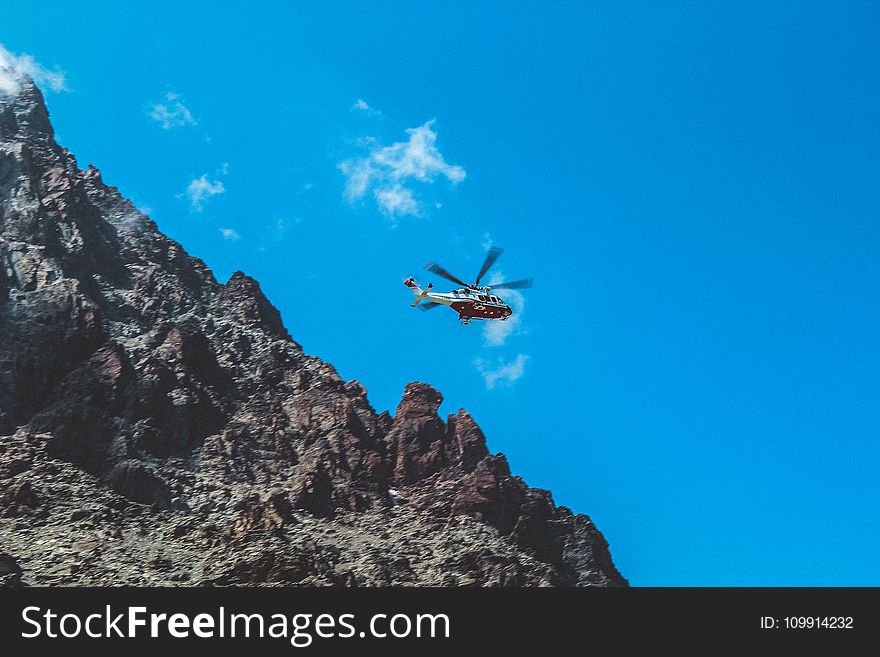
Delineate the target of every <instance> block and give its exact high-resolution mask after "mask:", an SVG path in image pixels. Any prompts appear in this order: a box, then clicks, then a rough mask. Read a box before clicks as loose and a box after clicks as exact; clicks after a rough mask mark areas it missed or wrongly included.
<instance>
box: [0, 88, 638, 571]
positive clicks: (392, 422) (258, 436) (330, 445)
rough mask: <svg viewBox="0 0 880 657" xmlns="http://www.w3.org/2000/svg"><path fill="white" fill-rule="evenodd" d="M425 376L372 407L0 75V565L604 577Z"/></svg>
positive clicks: (579, 536)
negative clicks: (81, 160)
mask: <svg viewBox="0 0 880 657" xmlns="http://www.w3.org/2000/svg"><path fill="white" fill-rule="evenodd" d="M288 319H290V318H288ZM441 400H442V397H441V395H440V393H439V392H437V391H436V390H434V389H433V388H432V387H430V386H429V385H426V384H424V383H410V384H408V385H407V386H406V389H405V391H404V393H403V398H402V399H401V401H400V404H399V406H398V407H397V409H396V411H395V413H394V415H391V414H389V413H388V412H382V413H376V411H374V410H373V408H371V406H370V404H369V403H368V402H367V397H366V391H365V390H364V388H363V387H362V386H361V385H360V384H359V383H358V382H357V381H344V380H342V379H341V378H340V377H339V375H338V374H337V373H336V371H335V369H334V368H333V366H332V365H330V364H329V363H326V362H323V361H322V360H320V359H318V358H315V357H313V356H309V355H307V354H306V353H304V352H303V349H302V348H301V347H300V345H299V344H297V343H296V342H295V341H294V340H293V339H292V338H291V336H290V335H289V333H288V331H287V329H286V328H285V326H284V323H283V322H282V319H281V316H280V315H279V313H278V311H277V310H276V309H275V308H274V307H273V306H272V304H271V303H270V302H269V301H268V300H267V299H266V297H265V296H264V295H263V293H262V292H261V291H260V286H259V284H258V283H257V282H256V281H255V280H254V279H252V278H250V277H248V276H246V275H244V274H242V273H241V272H237V273H235V274H234V275H233V276H232V278H230V279H229V280H228V281H226V282H225V283H219V282H218V281H217V280H215V278H214V276H213V274H212V273H211V271H210V270H209V269H208V267H206V266H205V264H204V263H203V262H202V261H200V260H199V259H197V258H194V257H192V256H190V255H188V254H187V253H186V252H185V251H184V250H183V248H181V246H180V245H179V244H177V243H176V242H174V241H173V240H171V239H169V238H167V237H165V236H164V235H163V234H162V233H160V232H159V230H158V229H157V227H156V225H155V224H154V223H153V222H152V221H151V220H150V219H149V218H148V217H146V216H144V215H143V214H141V213H140V212H139V211H138V210H137V208H135V207H134V205H132V203H131V202H129V201H127V200H126V199H125V198H123V197H122V196H121V195H120V194H119V192H118V191H117V189H116V188H114V187H111V186H108V185H106V184H105V183H104V182H103V180H102V179H101V174H100V173H99V172H98V170H97V169H96V168H94V167H93V166H91V165H89V166H88V167H87V168H86V169H84V170H83V169H80V168H79V166H78V165H77V162H76V159H75V158H74V156H73V155H72V154H71V153H70V152H68V151H67V150H65V149H64V148H62V147H61V146H59V145H58V144H57V143H56V142H55V139H54V135H53V130H52V126H51V124H50V122H49V115H48V112H47V110H46V106H45V104H44V102H43V98H42V95H41V93H40V91H39V89H37V87H35V86H34V85H33V83H32V82H31V81H30V80H22V84H21V89H20V90H19V91H18V92H17V93H13V94H10V95H7V96H5V97H0V585H3V584H7V585H8V584H18V583H23V584H31V585H69V584H110V585H115V584H135V585H167V584H187V585H196V584H200V585H221V584H301V585H329V584H333V585H346V586H348V585H388V584H395V585H452V586H459V585H507V586H533V585H561V586H573V585H578V586H581V585H596V586H622V585H626V580H625V579H624V578H623V577H622V576H621V575H620V574H619V573H618V572H617V570H616V568H615V567H614V565H613V564H612V561H611V556H610V554H609V551H608V545H607V543H606V541H605V539H604V538H603V537H602V534H600V533H599V531H598V530H597V529H596V527H595V526H594V525H593V523H592V522H591V521H590V519H589V518H588V517H587V516H584V515H580V514H577V515H576V514H573V513H572V512H571V511H570V510H569V509H567V508H565V507H561V506H556V505H555V504H554V503H553V500H552V497H551V495H550V493H549V492H548V491H545V490H540V489H536V488H530V487H528V486H527V485H526V484H525V483H524V482H523V481H522V480H521V479H520V478H519V477H515V476H513V475H511V473H510V469H509V468H508V464H507V461H506V460H505V458H504V456H503V455H501V454H496V455H492V454H490V453H489V452H488V450H487V448H486V441H485V437H484V436H483V433H482V431H481V430H480V428H479V427H478V426H477V424H476V423H475V422H474V419H473V418H472V417H471V416H470V415H469V414H468V413H467V412H466V411H464V410H461V411H459V412H458V413H457V414H455V415H450V416H449V417H448V418H446V419H445V421H444V420H443V419H442V418H440V417H439V416H438V414H437V409H438V407H439V405H440V403H441Z"/></svg>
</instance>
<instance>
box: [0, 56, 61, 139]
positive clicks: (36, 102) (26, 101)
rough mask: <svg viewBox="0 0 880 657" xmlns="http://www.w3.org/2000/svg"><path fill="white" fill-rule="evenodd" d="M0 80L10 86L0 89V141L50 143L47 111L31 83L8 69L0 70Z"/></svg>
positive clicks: (50, 134) (39, 94) (50, 127)
mask: <svg viewBox="0 0 880 657" xmlns="http://www.w3.org/2000/svg"><path fill="white" fill-rule="evenodd" d="M0 76H2V77H5V78H6V79H9V80H11V81H12V82H13V84H10V85H9V86H6V87H3V86H0V140H8V139H13V138H18V139H26V138H30V139H53V138H54V136H55V133H54V131H53V129H52V124H51V122H50V121H49V110H48V109H47V108H46V101H45V99H44V98H43V93H42V92H41V91H40V89H39V87H37V85H36V84H34V81H33V80H32V79H31V78H30V77H28V76H23V75H18V74H16V73H15V72H14V71H12V70H11V69H9V68H5V69H0ZM4 90H5V91H6V93H4Z"/></svg>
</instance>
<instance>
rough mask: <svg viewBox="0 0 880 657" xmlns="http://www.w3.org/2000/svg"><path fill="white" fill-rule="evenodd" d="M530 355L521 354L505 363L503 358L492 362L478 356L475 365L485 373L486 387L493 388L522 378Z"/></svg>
mask: <svg viewBox="0 0 880 657" xmlns="http://www.w3.org/2000/svg"><path fill="white" fill-rule="evenodd" d="M528 360H529V357H528V356H526V355H525V354H519V355H518V356H517V357H516V358H515V359H514V360H513V361H511V362H509V363H505V362H504V361H502V360H500V359H499V360H497V361H495V363H494V364H490V363H488V362H487V361H485V360H484V359H482V358H477V359H476V360H475V361H474V365H476V367H477V371H478V372H479V373H480V374H482V375H483V380H484V381H485V382H486V388H487V389H489V390H492V389H493V388H497V387H499V386H512V385H513V384H514V383H515V382H516V381H518V380H519V379H521V378H522V375H523V374H524V373H525V367H526V362H528Z"/></svg>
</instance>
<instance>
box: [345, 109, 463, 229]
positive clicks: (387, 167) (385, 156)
mask: <svg viewBox="0 0 880 657" xmlns="http://www.w3.org/2000/svg"><path fill="white" fill-rule="evenodd" d="M433 124H434V121H428V122H427V123H425V125H423V126H419V127H418V128H410V129H408V130H407V131H406V133H407V134H408V135H409V139H408V140H407V141H401V142H397V143H394V144H392V145H391V146H379V145H378V144H377V142H376V140H375V139H372V138H370V139H367V140H364V141H363V142H362V143H363V145H366V146H368V147H369V148H371V152H370V154H369V156H367V157H362V158H356V159H353V160H346V161H344V162H341V163H340V164H339V169H340V170H341V171H342V173H343V174H345V175H346V176H347V177H348V180H347V182H346V185H345V197H346V199H347V200H348V201H349V202H350V203H353V202H355V201H357V200H359V199H361V198H363V197H364V196H365V195H366V193H367V192H368V191H370V190H372V192H373V198H374V199H375V200H376V203H377V204H378V205H379V208H380V209H381V210H382V211H383V212H384V213H385V214H386V215H388V216H389V217H391V218H392V219H394V218H396V217H402V216H406V215H411V216H418V215H419V214H421V206H420V204H419V203H418V201H416V198H415V190H414V189H413V188H412V186H411V185H412V183H413V182H421V183H426V184H429V183H433V182H434V180H435V179H436V178H437V177H438V176H443V177H445V178H446V179H447V180H449V181H450V182H451V183H453V184H456V183H459V182H461V181H462V180H464V178H465V176H466V175H467V174H466V173H465V170H464V169H463V168H462V167H460V166H457V165H451V164H448V163H447V162H446V160H445V159H444V158H443V155H441V153H440V151H439V150H438V149H437V146H436V141H437V133H436V132H434V130H432V126H433Z"/></svg>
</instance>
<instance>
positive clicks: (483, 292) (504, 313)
mask: <svg viewBox="0 0 880 657" xmlns="http://www.w3.org/2000/svg"><path fill="white" fill-rule="evenodd" d="M501 252H502V249H499V248H498V247H492V248H491V249H489V253H488V254H486V260H485V262H483V266H482V267H481V268H480V273H479V274H477V280H476V281H474V284H473V285H468V284H467V283H465V282H464V281H463V280H461V279H460V278H457V277H456V276H453V275H452V274H450V273H449V272H448V271H446V270H445V269H443V267H441V266H440V265H438V264H437V263H436V262H429V263H428V264H427V265H425V269H427V270H428V271H430V272H433V273H435V274H437V275H438V276H442V277H443V278H445V279H447V280H450V281H452V282H453V283H457V284H458V285H461V286H463V287H462V288H461V289H459V290H453V291H452V292H441V293H435V292H431V289H432V288H433V287H434V286H433V285H432V284H431V283H428V287H426V288H425V289H424V290H423V289H422V288H420V287H419V284H418V283H416V280H415V278H413V277H412V276H410V277H409V278H407V279H406V280H405V281H404V282H403V284H404V285H406V286H407V287H408V288H409V289H411V290H412V291H413V294H415V295H416V300H415V301H414V302H413V303H412V305H413V306H416V307H418V308H419V310H430V309H432V308H436V307H437V306H449V307H450V308H452V309H453V310H454V311H456V312H457V313H458V319H459V321H460V322H461V323H462V324H470V323H471V320H472V319H497V320H500V321H502V322H503V321H506V320H507V319H509V318H510V316H511V315H512V314H513V308H511V307H510V305H509V304H508V303H507V302H505V301H504V299H502V298H501V297H499V296H497V295H496V294H493V290H519V289H523V288H527V287H532V279H531V278H526V279H523V280H520V281H511V282H509V283H498V284H497V285H484V286H482V287H480V280H481V279H482V278H483V276H485V275H486V272H488V271H489V268H490V267H491V266H492V265H493V264H495V261H496V260H498V257H499V256H500V255H501ZM423 302H424V303H423Z"/></svg>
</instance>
